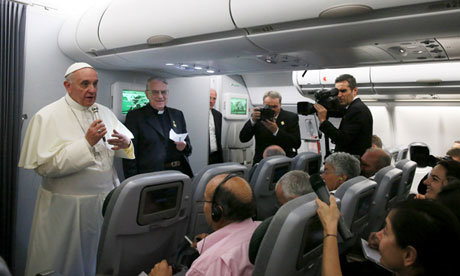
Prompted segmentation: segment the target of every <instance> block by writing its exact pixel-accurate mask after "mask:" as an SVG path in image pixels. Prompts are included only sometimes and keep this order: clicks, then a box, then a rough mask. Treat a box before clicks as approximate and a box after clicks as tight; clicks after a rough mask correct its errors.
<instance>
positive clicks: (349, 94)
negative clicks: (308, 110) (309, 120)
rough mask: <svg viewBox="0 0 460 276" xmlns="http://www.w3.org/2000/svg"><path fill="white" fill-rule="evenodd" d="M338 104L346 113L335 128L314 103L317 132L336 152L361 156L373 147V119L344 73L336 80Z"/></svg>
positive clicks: (320, 107)
mask: <svg viewBox="0 0 460 276" xmlns="http://www.w3.org/2000/svg"><path fill="white" fill-rule="evenodd" d="M335 87H336V88H337V89H338V90H339V94H338V97H339V102H340V105H341V106H344V107H345V108H346V111H345V113H344V115H343V117H342V120H341V122H340V126H339V128H338V129H337V128H336V127H335V126H334V125H333V124H332V123H331V122H329V121H328V120H327V110H326V109H325V108H324V107H323V106H322V105H320V104H315V108H316V110H317V113H318V119H319V121H320V123H321V124H320V127H319V129H320V130H321V131H322V132H323V133H324V134H326V135H327V136H328V137H329V138H330V139H331V141H332V143H334V144H335V149H334V151H335V152H347V153H350V154H353V155H358V156H362V155H363V154H364V152H365V151H366V149H368V148H370V147H371V146H372V127H373V119H372V114H371V112H370V110H369V108H368V107H367V106H366V105H365V104H364V103H363V102H362V101H361V99H359V98H357V97H356V96H357V93H358V88H357V86H356V80H355V78H354V77H353V76H351V75H348V74H344V75H341V76H339V77H337V79H336V80H335Z"/></svg>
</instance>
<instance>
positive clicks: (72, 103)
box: [65, 93, 96, 110]
mask: <svg viewBox="0 0 460 276" xmlns="http://www.w3.org/2000/svg"><path fill="white" fill-rule="evenodd" d="M65 101H66V102H67V103H68V104H69V106H70V107H72V108H75V109H77V110H91V107H93V106H96V103H94V104H93V105H91V106H83V105H81V104H79V103H77V102H76V101H74V99H72V97H70V95H69V93H67V94H65Z"/></svg>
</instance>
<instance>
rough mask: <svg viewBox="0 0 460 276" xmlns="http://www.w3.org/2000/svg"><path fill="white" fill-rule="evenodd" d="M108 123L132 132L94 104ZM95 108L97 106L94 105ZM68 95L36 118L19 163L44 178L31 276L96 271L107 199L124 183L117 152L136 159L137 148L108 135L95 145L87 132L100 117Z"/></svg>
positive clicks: (110, 130) (32, 241) (31, 251)
mask: <svg viewBox="0 0 460 276" xmlns="http://www.w3.org/2000/svg"><path fill="white" fill-rule="evenodd" d="M93 106H97V107H98V110H99V117H100V119H102V121H103V123H104V124H105V126H106V128H107V134H106V138H107V139H108V138H111V134H112V133H113V130H114V129H115V130H117V131H118V132H119V133H122V134H124V135H126V136H128V137H129V138H131V139H132V138H133V135H132V133H131V132H130V131H129V130H128V129H127V128H126V127H125V126H124V125H123V124H122V123H121V122H120V121H118V119H117V118H116V116H115V115H114V114H113V113H112V112H111V111H110V110H109V109H108V108H106V107H104V106H102V105H99V104H94V105H93ZM90 108H91V107H90ZM90 108H88V107H84V106H81V105H79V104H78V103H77V102H75V101H74V100H72V98H71V97H70V96H69V95H68V94H66V96H65V97H62V98H61V99H59V100H57V101H56V102H54V103H51V104H50V105H48V106H45V107H44V108H42V109H41V110H40V111H38V112H37V114H35V115H34V116H33V118H32V119H31V121H30V123H29V127H28V128H27V132H26V136H25V139H24V143H23V146H22V151H21V157H20V160H19V167H24V168H25V169H34V170H35V171H36V172H37V173H38V174H40V175H41V176H42V177H43V181H42V185H41V186H40V188H39V190H38V195H37V203H36V206H35V212H34V219H33V223H32V229H31V233H30V238H29V250H28V257H27V265H26V276H29V275H30V276H33V275H35V274H36V273H39V272H43V271H46V270H54V271H55V272H57V273H59V274H58V275H66V276H70V275H78V276H81V275H91V276H93V275H95V272H96V257H97V248H98V242H99V235H100V230H101V228H102V222H103V218H102V214H101V210H102V204H103V200H104V198H105V196H106V194H107V193H108V192H109V191H111V190H112V189H113V188H114V187H116V186H117V185H118V184H119V180H118V176H117V173H116V171H115V169H114V168H113V157H114V156H118V157H122V158H129V159H134V153H133V152H134V150H133V146H132V143H131V146H130V147H129V148H128V149H121V150H117V151H113V150H111V149H110V148H111V147H112V146H110V145H108V144H107V143H106V142H104V141H103V140H102V139H101V140H99V142H98V143H97V144H96V145H94V146H93V147H91V146H90V145H89V143H88V142H87V140H86V139H85V134H86V131H87V130H88V128H89V126H90V124H91V123H92V122H93V121H94V120H95V116H94V113H93V112H91V109H90Z"/></svg>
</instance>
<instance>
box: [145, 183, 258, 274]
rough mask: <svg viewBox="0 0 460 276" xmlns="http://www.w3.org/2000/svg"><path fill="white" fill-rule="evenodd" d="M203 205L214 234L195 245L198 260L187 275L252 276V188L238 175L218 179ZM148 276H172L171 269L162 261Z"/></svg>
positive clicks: (254, 225) (211, 185) (206, 193)
mask: <svg viewBox="0 0 460 276" xmlns="http://www.w3.org/2000/svg"><path fill="white" fill-rule="evenodd" d="M204 202H205V203H204V206H203V211H204V213H205V216H206V221H207V223H208V224H209V225H210V226H211V228H212V229H214V232H213V233H212V234H209V235H201V236H202V237H204V238H203V239H202V240H201V241H200V242H198V243H197V244H196V249H197V250H198V252H199V253H200V256H199V257H198V258H197V259H196V260H195V261H194V262H193V264H192V266H191V267H190V269H189V270H188V271H187V274H186V275H188V276H195V275H248V276H249V275H251V274H252V271H253V269H254V266H253V265H252V264H251V263H250V262H249V258H248V248H249V241H250V239H251V236H252V233H253V232H254V230H255V229H256V227H257V226H258V225H259V224H260V222H254V221H253V220H252V217H253V216H254V214H255V211H256V204H255V200H254V197H253V193H252V190H251V187H250V186H249V184H248V183H247V182H246V180H244V179H243V178H241V177H239V176H237V175H233V174H230V175H224V174H222V175H218V176H215V177H214V178H212V179H211V181H210V182H209V183H208V185H207V186H206V190H205V192H204ZM149 275H150V276H159V275H172V268H171V266H169V265H168V263H167V262H166V260H163V261H161V262H159V263H157V264H156V265H155V267H154V268H153V269H152V270H151V271H150V274H149Z"/></svg>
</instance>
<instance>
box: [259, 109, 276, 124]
mask: <svg viewBox="0 0 460 276" xmlns="http://www.w3.org/2000/svg"><path fill="white" fill-rule="evenodd" d="M259 111H260V120H269V121H273V119H274V118H275V111H274V110H273V109H271V108H270V106H268V105H266V106H264V107H262V108H260V109H259Z"/></svg>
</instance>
